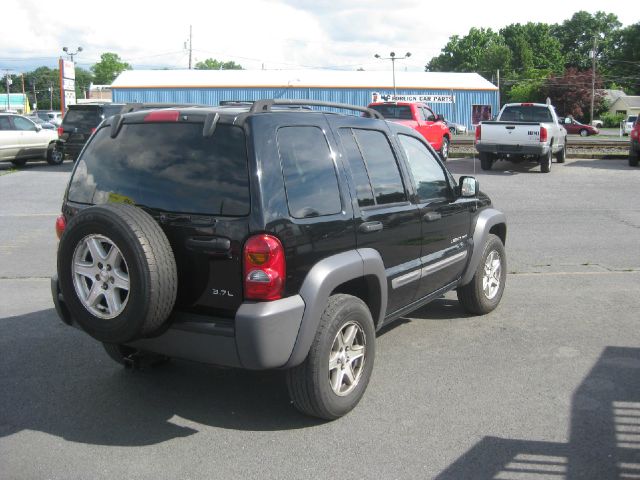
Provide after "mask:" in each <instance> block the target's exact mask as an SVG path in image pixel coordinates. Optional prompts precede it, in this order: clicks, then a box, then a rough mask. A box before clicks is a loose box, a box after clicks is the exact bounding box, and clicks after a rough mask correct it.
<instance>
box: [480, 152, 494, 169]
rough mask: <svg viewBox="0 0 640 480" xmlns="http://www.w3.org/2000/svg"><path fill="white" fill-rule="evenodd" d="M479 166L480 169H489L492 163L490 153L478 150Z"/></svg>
mask: <svg viewBox="0 0 640 480" xmlns="http://www.w3.org/2000/svg"><path fill="white" fill-rule="evenodd" d="M479 156H480V168H482V170H491V167H492V165H493V158H491V154H490V153H486V152H480V155H479Z"/></svg>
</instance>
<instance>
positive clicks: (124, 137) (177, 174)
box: [68, 123, 250, 216]
mask: <svg viewBox="0 0 640 480" xmlns="http://www.w3.org/2000/svg"><path fill="white" fill-rule="evenodd" d="M110 130H111V129H109V128H101V129H100V130H98V132H96V134H95V136H94V139H93V140H92V141H91V142H89V144H88V145H87V147H86V149H85V151H84V153H83V154H82V156H81V157H80V159H79V160H78V165H77V167H76V169H75V170H74V172H75V173H74V176H73V179H72V180H71V184H70V185H69V194H68V198H69V200H71V201H73V202H79V203H86V204H99V203H107V202H123V201H124V202H128V203H133V204H135V205H144V206H147V207H150V208H154V209H158V210H166V211H169V212H180V213H193V214H203V215H228V216H238V215H247V214H248V213H249V207H250V194H249V172H248V166H247V151H246V140H245V135H244V131H243V130H242V129H241V128H239V127H233V126H229V125H218V126H217V127H216V130H215V132H214V134H213V136H211V137H204V136H203V135H202V123H142V124H126V123H125V124H124V125H123V126H122V129H121V130H120V133H119V134H118V136H117V137H116V138H111V135H110Z"/></svg>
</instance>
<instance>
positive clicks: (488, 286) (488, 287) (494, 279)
mask: <svg viewBox="0 0 640 480" xmlns="http://www.w3.org/2000/svg"><path fill="white" fill-rule="evenodd" d="M501 274H502V262H501V261H500V254H499V253H498V252H497V251H495V250H492V251H491V253H489V255H487V259H486V260H485V262H484V275H483V276H482V291H483V292H484V296H485V297H487V298H488V299H489V300H493V299H494V298H495V296H496V295H497V294H498V291H499V290H500V276H501Z"/></svg>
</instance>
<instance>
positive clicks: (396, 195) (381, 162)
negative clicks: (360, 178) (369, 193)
mask: <svg viewBox="0 0 640 480" xmlns="http://www.w3.org/2000/svg"><path fill="white" fill-rule="evenodd" d="M353 134H354V136H355V138H356V141H357V143H358V147H359V149H360V152H361V153H362V157H363V158H364V161H365V164H366V167H367V172H368V173H369V178H370V179H371V186H372V187H373V192H374V196H375V200H376V204H377V205H381V204H387V203H397V202H404V201H406V200H407V196H406V194H405V191H404V185H403V184H402V177H401V176H400V170H399V169H398V163H397V162H396V157H395V155H394V154H393V150H392V149H391V145H389V141H388V140H387V137H386V135H385V134H384V133H382V132H378V131H375V130H361V129H354V130H353Z"/></svg>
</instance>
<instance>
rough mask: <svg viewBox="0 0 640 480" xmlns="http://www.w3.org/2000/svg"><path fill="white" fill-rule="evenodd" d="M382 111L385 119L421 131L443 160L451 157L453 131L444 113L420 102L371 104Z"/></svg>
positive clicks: (370, 105)
mask: <svg viewBox="0 0 640 480" xmlns="http://www.w3.org/2000/svg"><path fill="white" fill-rule="evenodd" d="M369 108H373V109H374V110H377V111H378V112H380V113H381V114H382V115H383V116H384V118H385V119H387V120H390V121H392V122H396V123H401V124H403V125H406V126H407V127H411V128H413V129H414V130H417V131H418V132H420V134H421V135H422V136H423V137H424V138H426V139H427V141H428V142H429V143H430V144H431V146H432V147H433V148H434V150H436V151H437V152H438V153H439V154H440V158H442V160H443V161H446V160H447V157H449V145H450V144H451V132H449V127H447V125H446V124H445V123H444V121H443V120H444V117H443V116H442V115H436V114H435V113H433V110H431V109H430V108H429V107H428V106H427V105H425V104H424V103H420V102H386V103H382V102H374V103H370V104H369Z"/></svg>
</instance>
